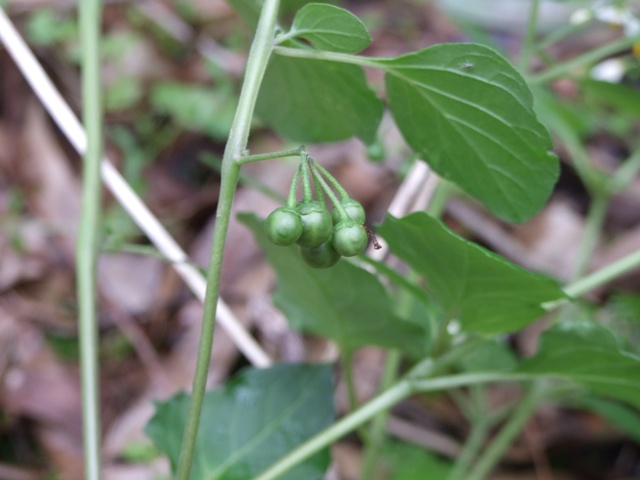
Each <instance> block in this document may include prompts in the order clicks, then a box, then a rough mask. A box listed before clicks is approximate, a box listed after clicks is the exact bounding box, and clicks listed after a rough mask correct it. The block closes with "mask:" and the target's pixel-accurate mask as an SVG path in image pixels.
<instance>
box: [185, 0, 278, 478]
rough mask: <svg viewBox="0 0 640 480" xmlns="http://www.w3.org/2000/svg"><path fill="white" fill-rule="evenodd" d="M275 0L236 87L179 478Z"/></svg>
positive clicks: (202, 380) (202, 384)
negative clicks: (234, 110) (235, 98)
mask: <svg viewBox="0 0 640 480" xmlns="http://www.w3.org/2000/svg"><path fill="white" fill-rule="evenodd" d="M279 3H280V2H279V0H265V1H264V4H263V6H262V11H261V13H260V20H259V21H258V27H257V29H256V35H255V38H254V40H253V43H252V45H251V50H250V52H249V58H248V60H247V67H246V72H245V79H244V82H243V85H242V90H241V92H240V99H239V101H238V108H237V110H236V114H235V117H234V119H233V123H232V125H231V131H230V133H229V138H228V140H227V145H226V147H225V152H224V156H223V158H222V169H221V183H220V195H219V201H218V209H217V213H216V218H217V220H216V228H215V231H214V237H213V244H212V248H211V260H210V262H209V273H208V275H207V290H206V294H205V303H204V314H203V319H202V329H201V333H200V345H199V347H198V359H197V362H196V371H195V375H194V379H193V390H192V394H191V403H190V405H189V412H188V414H187V422H186V427H185V431H184V437H183V441H182V449H181V451H180V458H179V460H178V469H177V473H176V478H177V480H188V479H189V477H190V472H191V464H192V462H193V455H194V451H195V446H196V439H197V435H198V424H199V422H200V413H201V411H202V402H203V399H204V393H205V389H206V384H207V373H208V370H209V363H210V359H211V347H212V344H213V334H214V329H215V319H216V309H217V305H218V297H219V293H220V272H221V269H222V259H223V254H224V246H225V240H226V236H227V229H228V227H229V220H230V218H231V207H232V204H233V197H234V195H235V191H236V187H237V185H238V180H239V177H240V165H239V164H238V163H237V159H239V158H240V157H242V154H243V152H245V150H246V147H247V142H248V139H249V132H250V129H251V118H252V116H253V110H254V108H255V104H256V99H257V98H258V91H259V89H260V84H261V83H262V78H263V77H264V72H265V70H266V68H267V63H268V62H269V57H270V55H271V52H272V49H273V37H274V32H275V26H276V18H277V14H278V7H279Z"/></svg>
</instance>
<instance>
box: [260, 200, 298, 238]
mask: <svg viewBox="0 0 640 480" xmlns="http://www.w3.org/2000/svg"><path fill="white" fill-rule="evenodd" d="M265 230H266V232H267V237H268V238H269V240H271V241H272V242H273V243H275V244H276V245H281V246H283V247H286V246H288V245H293V244H294V243H296V241H297V240H298V239H299V238H300V235H302V220H301V219H300V215H299V214H298V212H297V211H296V210H294V209H293V208H287V207H281V208H276V209H275V210H274V211H273V212H271V213H270V214H269V216H268V217H267V220H266V222H265Z"/></svg>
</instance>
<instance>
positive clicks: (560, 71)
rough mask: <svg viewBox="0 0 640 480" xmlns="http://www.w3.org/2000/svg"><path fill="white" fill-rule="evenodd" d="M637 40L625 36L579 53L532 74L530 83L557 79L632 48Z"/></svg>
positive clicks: (636, 38) (535, 83) (534, 83)
mask: <svg viewBox="0 0 640 480" xmlns="http://www.w3.org/2000/svg"><path fill="white" fill-rule="evenodd" d="M637 41H638V37H633V38H629V37H624V38H621V39H620V40H617V41H615V42H612V43H609V44H607V45H604V46H602V47H600V48H596V49H594V50H590V51H588V52H586V53H584V54H582V55H578V56H577V57H575V58H572V59H571V60H568V61H566V62H562V63H559V64H557V65H554V66H553V67H550V68H548V69H547V70H544V71H542V72H541V73H538V74H536V75H532V76H531V77H530V78H529V83H530V84H531V85H537V84H541V83H545V82H548V81H550V80H555V79H556V78H559V77H562V76H564V75H567V74H568V73H569V72H571V71H572V70H575V69H576V68H579V67H584V66H586V65H589V64H592V63H596V62H598V61H600V60H603V59H604V58H607V57H609V56H611V55H614V54H616V53H618V52H620V51H621V50H625V49H627V48H630V47H631V46H632V45H633V44H634V43H635V42H637Z"/></svg>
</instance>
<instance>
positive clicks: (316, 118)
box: [256, 56, 384, 143]
mask: <svg viewBox="0 0 640 480" xmlns="http://www.w3.org/2000/svg"><path fill="white" fill-rule="evenodd" d="M383 111H384V106H383V104H382V101H381V100H380V99H379V98H378V97H376V95H375V93H374V92H373V91H372V90H371V89H370V88H369V86H368V85H367V82H366V78H365V75H364V72H363V71H362V69H361V68H360V67H357V66H355V65H345V64H341V63H335V62H326V61H320V60H309V59H302V58H290V57H280V56H274V57H272V59H271V63H270V64H269V67H268V68H267V72H266V74H265V78H264V81H263V83H262V87H261V88H260V95H259V97H258V103H257V105H256V113H257V114H258V115H259V116H260V118H261V119H262V120H264V121H265V122H266V123H267V124H269V125H270V126H271V127H272V128H273V129H274V130H275V131H276V132H278V134H280V135H282V136H284V137H287V138H289V139H291V140H294V141H296V142H303V143H314V142H335V141H338V140H344V139H346V138H349V137H352V136H354V135H355V136H357V137H360V138H361V139H362V140H363V141H364V142H365V143H373V141H374V140H375V136H376V131H377V129H378V124H379V123H380V119H381V118H382V113H383Z"/></svg>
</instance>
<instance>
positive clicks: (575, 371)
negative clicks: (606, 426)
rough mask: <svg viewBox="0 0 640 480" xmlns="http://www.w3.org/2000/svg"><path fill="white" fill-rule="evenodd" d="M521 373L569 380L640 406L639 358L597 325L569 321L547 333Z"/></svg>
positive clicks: (526, 361)
mask: <svg viewBox="0 0 640 480" xmlns="http://www.w3.org/2000/svg"><path fill="white" fill-rule="evenodd" d="M518 371H519V372H521V373H531V374H542V375H552V376H559V377H564V378H569V379H571V380H574V381H576V382H579V383H582V384H583V385H585V386H587V387H588V388H590V389H591V390H592V391H593V392H596V393H598V394H600V395H605V396H607V397H613V398H617V399H619V400H624V401H625V402H629V403H631V404H633V405H635V406H636V407H638V406H640V381H638V379H640V357H638V356H636V355H632V354H629V353H626V352H623V351H622V350H621V348H620V346H619V344H618V343H617V341H616V339H615V337H614V336H613V334H612V333H611V332H610V331H609V330H608V329H607V328H605V327H603V326H601V325H598V324H596V323H589V322H570V323H567V324H560V325H559V326H558V327H556V328H553V329H551V330H549V331H546V332H544V333H543V334H542V337H541V339H540V347H539V348H538V353H537V354H536V355H535V356H534V357H532V358H529V359H527V360H525V361H524V363H523V364H522V365H521V366H520V367H519V368H518Z"/></svg>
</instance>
